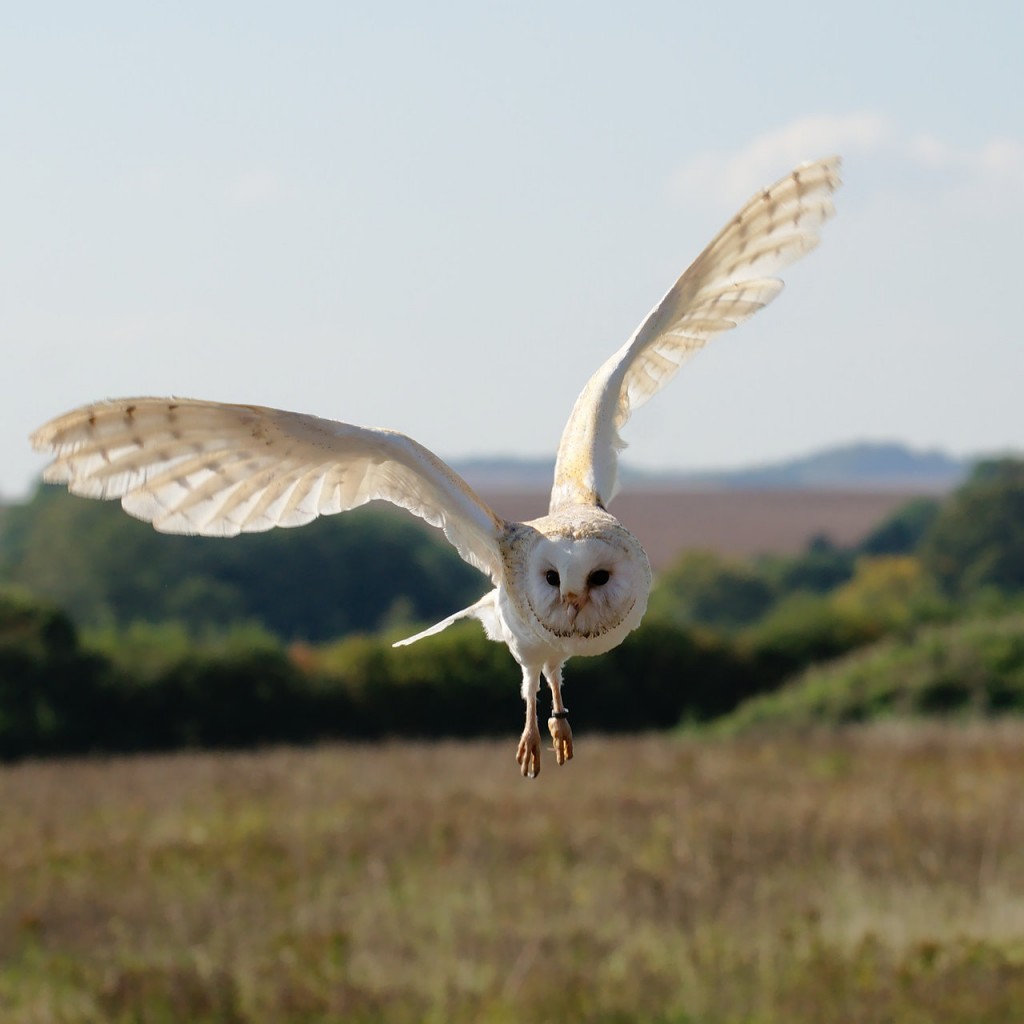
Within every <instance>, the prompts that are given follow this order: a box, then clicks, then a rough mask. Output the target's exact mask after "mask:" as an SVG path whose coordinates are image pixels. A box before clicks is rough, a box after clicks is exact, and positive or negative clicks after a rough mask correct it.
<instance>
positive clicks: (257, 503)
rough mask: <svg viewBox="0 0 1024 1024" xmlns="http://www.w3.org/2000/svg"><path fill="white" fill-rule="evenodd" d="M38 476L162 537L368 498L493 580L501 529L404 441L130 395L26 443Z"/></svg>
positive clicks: (437, 462)
mask: <svg viewBox="0 0 1024 1024" xmlns="http://www.w3.org/2000/svg"><path fill="white" fill-rule="evenodd" d="M32 444H33V446H34V447H35V448H37V449H40V450H43V451H49V452H52V453H53V454H54V455H55V456H56V458H55V460H54V461H53V462H52V463H51V464H50V465H49V466H48V467H47V468H46V470H45V471H44V473H43V479H44V480H46V481H48V482H50V483H66V484H67V485H68V489H69V490H70V491H71V492H72V493H73V494H79V495H82V496H84V497H89V498H119V499H120V500H121V504H122V506H123V507H124V509H125V510H126V511H127V512H129V513H130V514H131V515H133V516H136V517H137V518H139V519H144V520H146V521H148V522H151V523H152V524H153V526H154V527H156V529H157V530H160V531H161V532H164V533H185V534H201V535H203V536H210V537H231V536H234V535H236V534H239V533H254V532H260V531H263V530H269V529H271V528H272V527H275V526H301V525H302V524H303V523H308V522H310V521H311V520H312V519H315V518H316V517H317V516H321V515H331V514H332V513H335V512H345V511H347V510H348V509H352V508H356V507H357V506H359V505H363V504H365V503H366V502H368V501H372V500H373V499H375V498H380V499H383V500H385V501H390V502H391V503H392V504H395V505H399V506H400V507H402V508H405V509H408V510H409V511H410V512H412V513H414V514H415V515H417V516H419V517H420V518H422V519H425V520H426V521H427V522H428V523H430V524H431V525H433V526H438V527H440V528H441V529H442V530H443V531H444V533H445V536H446V537H447V538H448V540H449V541H451V543H452V544H453V545H454V547H455V548H456V550H457V551H458V552H459V554H460V555H461V556H462V557H463V558H464V559H465V560H466V561H467V562H469V563H470V564H471V565H473V566H475V567H476V568H478V569H480V570H481V571H482V572H484V573H487V574H488V575H489V576H490V577H491V578H492V580H494V581H495V582H497V580H498V577H499V575H500V572H501V556H500V554H499V550H498V537H499V535H500V532H501V529H502V526H503V523H502V521H501V520H500V519H499V518H498V517H497V516H496V515H495V514H494V512H492V511H491V509H490V508H489V507H488V506H487V504H486V503H485V502H484V501H483V500H482V499H481V498H479V497H478V496H477V495H476V494H475V493H474V491H473V490H472V489H471V488H470V486H469V485H468V484H467V483H466V482H465V481H464V480H463V479H462V478H461V477H460V476H459V475H458V474H457V473H456V472H455V471H454V470H452V469H451V468H450V467H449V466H448V465H446V464H445V463H444V462H442V461H441V459H439V458H438V457H437V456H436V455H434V454H433V453H432V452H430V451H428V450H427V449H426V448H424V447H423V445H421V444H418V443H417V442H415V441H413V440H412V439H411V438H409V437H406V436H405V435H404V434H399V433H395V432H393V431H388V430H376V429H371V428H368V427H356V426H352V425H350V424H348V423H337V422H335V421H333V420H325V419H320V418H318V417H316V416H306V415H302V414H300V413H294V412H283V411H281V410H279V409H267V408H264V407H262V406H255V405H228V404H224V403H220V402H202V401H196V400H193V399H167V398H132V399H121V400H117V401H110V402H99V403H96V404H95V405H87V406H83V407H82V408H80V409H76V410H74V411H73V412H69V413H67V414H66V415H64V416H60V417H58V418H57V419H54V420H51V421H50V422H49V423H47V424H45V425H44V426H42V427H40V428H39V430H37V431H36V432H35V433H34V434H33V435H32Z"/></svg>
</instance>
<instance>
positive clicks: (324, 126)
mask: <svg viewBox="0 0 1024 1024" xmlns="http://www.w3.org/2000/svg"><path fill="white" fill-rule="evenodd" d="M1022 39H1024V4H1020V3H1019V2H1017V0H1012V2H1010V0H1007V2H990V3H986V2H975V3H973V4H966V3H955V2H948V3H944V4H924V3H911V2H907V3H902V4H900V3H892V2H891V0H889V2H886V3H877V2H874V0H864V2H860V3H857V4H848V5H838V4H837V5H828V4H824V5H823V4H820V3H798V2H789V0H777V2H775V3H773V4H770V5H769V4H764V3H761V2H756V3H755V2H749V0H735V2H732V3H730V4H691V3H683V2H679V0H676V2H663V3H657V2H643V0H640V2H634V3H631V4H628V5H626V4H608V3H597V2H590V3H568V2H566V3H558V2H547V3H539V2H533V0H520V2H517V3H515V4H507V3H480V2H479V0H474V2H453V3H443V2H441V0H438V2H436V3H432V4H421V3H404V2H394V3H380V4H373V5H371V4H355V3H344V2H338V0H333V2H326V0H324V2H317V0H309V2H298V3H294V4H289V5H284V4H268V3H260V2H253V0H247V2H245V3H237V2H232V0H225V2H220V3H216V4H210V3H202V4H200V3H192V2H187V0H186V2H183V3H179V4H163V5H157V4H139V3H135V2H132V3H127V2H126V3H109V2H104V0H97V2H95V3H91V4H80V3H61V2H52V3H51V2H46V0H42V2H40V3H38V4H22V5H13V4H12V5H7V7H6V8H5V10H4V13H3V14H2V15H0V96H2V97H3V100H2V102H0V187H2V190H3V198H2V203H0V274H2V278H3V285H2V288H0V344H2V352H3V367H2V370H0V389H2V399H3V400H2V402H0V499H7V500H10V499H18V498H21V497H24V496H26V495H27V494H28V493H29V492H30V490H31V489H32V488H33V487H34V485H35V481H36V479H37V478H38V474H39V473H40V472H41V470H42V467H43V466H44V465H45V462H46V460H45V458H44V457H43V456H42V455H39V454H38V453H33V452H32V451H31V449H30V447H29V444H28V441H27V435H28V434H29V432H30V431H31V430H32V429H33V428H35V427H36V426H38V425H39V424H41V423H42V422H44V421H45V420H47V419H49V418H51V417H52V416H54V415H57V414H58V413H61V412H64V411H66V410H68V409H70V408H72V407H74V406H77V405H81V404H84V403H86V402H90V401H94V400H97V399H101V398H110V397H121V396H134V395H147V394H154V395H171V394H173V395H178V396H189V397H196V398H210V399H219V400H224V401H234V402H252V403H258V404H262V405H271V406H277V407H280V408H286V409H293V410H297V411H304V412H311V413H316V414H318V415H322V416H327V417H330V418H332V419H339V420H345V421H348V422H352V423H358V424H363V425H368V426H384V427H390V428H393V429H396V430H401V431H403V432H405V433H407V434H410V435H412V436H413V437H415V438H416V439H417V440H419V441H421V442H422V443H424V444H426V445H427V446H428V447H429V448H431V449H432V450H434V451H435V452H437V453H438V454H439V455H441V456H442V457H443V458H446V459H449V460H457V459H460V458H465V457H471V456H485V455H518V456H529V457H535V456H549V457H550V456H552V455H553V453H554V450H555V447H556V445H557V442H558V438H559V436H560V434H561V430H562V427H563V425H564V422H565V420H566V418H567V416H568V414H569V411H570V409H571V407H572V403H573V401H574V399H575V397H576V395H577V394H578V393H579V391H580V390H581V388H582V387H583V384H584V383H585V381H586V380H587V378H588V377H589V376H590V374H591V373H592V372H593V371H594V370H595V369H596V368H597V367H598V365H599V364H600V363H602V362H603V361H604V360H605V359H606V358H607V357H608V356H609V355H610V354H611V353H612V352H613V351H614V350H616V349H617V348H618V347H619V346H620V345H621V344H622V343H623V342H624V341H625V340H626V339H627V338H628V337H629V335H630V334H631V333H632V331H633V330H634V328H635V327H636V326H637V324H638V323H639V322H640V321H641V320H642V318H643V317H644V316H645V315H646V313H647V312H648V310H649V309H650V308H651V307H652V306H653V305H654V304H655V302H657V301H658V299H659V298H660V297H661V295H662V294H663V293H664V292H665V290H666V289H667V288H668V286H669V285H670V284H671V283H672V282H673V281H674V280H675V278H676V277H677V276H678V275H679V274H680V273H681V272H682V271H683V270H684V269H685V267H686V266H687V265H688V264H689V263H690V262H691V261H692V260H693V258H694V257H695V256H696V255H697V254H698V253H699V252H700V250H701V249H702V248H703V247H704V245H705V244H706V243H707V242H708V241H709V240H710V239H711V238H712V237H713V235H714V234H715V233H716V232H717V231H718V229H719V228H720V227H721V226H722V225H723V224H724V223H725V222H726V221H727V220H728V219H729V218H730V217H731V216H732V215H733V214H734V213H735V212H736V211H737V210H738V209H739V207H740V206H741V205H742V204H743V203H744V202H745V201H746V200H747V199H748V198H749V197H750V196H751V195H752V194H753V193H754V192H755V191H756V190H757V189H758V188H760V187H761V186H763V185H765V184H767V183H769V182H771V181H773V180H775V179H776V178H779V177H781V176H782V175H783V174H785V173H787V172H788V171H789V170H790V169H791V168H792V167H793V166H795V165H796V164H797V163H799V162H801V161H803V160H809V159H814V158H817V157H820V156H825V155H828V154H830V153H832V152H838V153H841V154H842V156H843V158H844V169H843V179H844V182H845V184H844V186H843V188H842V189H841V191H840V192H839V193H838V195H837V197H836V206H837V209H838V214H837V216H836V218H835V219H834V220H833V221H831V222H830V223H829V224H828V225H826V227H825V229H824V232H823V236H824V237H823V241H822V244H821V246H820V248H819V249H818V250H816V251H815V252H814V253H812V254H811V255H810V256H809V257H808V258H807V259H805V260H804V261H802V262H800V263H799V264H797V265H795V266H793V267H790V268H789V269H788V270H787V271H786V272H785V275H784V276H785V279H786V283H787V287H786V289H785V290H784V291H783V293H782V294H781V296H780V297H779V298H778V299H777V300H776V301H775V302H774V303H773V304H772V306H771V307H770V308H769V309H767V310H765V311H763V312H761V313H759V314H758V315H757V316H756V317H755V318H754V319H753V320H751V321H750V322H748V323H746V324H744V325H743V326H742V327H740V328H739V329H738V330H737V331H735V332H729V333H727V334H726V335H723V336H721V337H720V338H718V339H717V340H715V341H714V342H713V343H712V345H710V346H709V347H708V349H707V350H706V351H704V352H702V353H701V354H700V355H699V356H698V357H697V358H696V359H694V360H693V361H691V362H690V363H688V364H687V366H686V367H685V368H684V369H683V371H682V372H681V373H680V374H679V376H678V377H677V378H676V379H675V380H674V381H673V382H672V384H671V385H670V386H669V387H668V388H667V389H666V390H665V391H664V392H663V393H662V394H660V395H658V396H657V397H656V398H655V399H654V400H653V401H651V402H650V403H649V404H648V405H646V406H645V407H644V408H643V409H642V410H640V411H639V412H638V413H637V414H636V416H635V417H634V418H633V419H632V420H631V421H630V423H629V425H628V426H627V428H626V430H625V438H626V440H627V441H628V442H629V444H630V447H629V450H628V451H627V453H626V455H625V457H624V459H625V462H626V464H627V465H629V464H631V465H633V466H636V467H644V468H651V469H698V468H729V467H737V466H748V465H752V464H758V463H763V462H767V461H772V460H775V459H778V458H785V457H790V456H794V455H800V454H805V453H807V452H810V451H813V450H816V449H818V448H821V447H824V446H828V445H834V444H843V443H847V442H852V441H860V440H898V441H902V442H905V443H908V444H910V445H913V446H915V447H918V448H936V447H937V448H941V449H944V450H946V451H949V452H951V453H953V454H976V453H980V452H999V451H1019V450H1021V449H1022V448H1024V418H1022V403H1021V398H1020V395H1021V384H1022V381H1024V337H1022V330H1021V326H1020V316H1019V315H1018V314H1017V313H1016V312H1015V305H1014V303H1015V300H1014V298H1013V296H1014V295H1019V294H1021V292H1022V291H1024V284H1022V282H1024V262H1022V260H1021V258H1020V255H1019V252H1020V249H1019V245H1020V239H1021V238H1022V237H1024V100H1022V97H1024V61H1022V60H1021V50H1020V47H1021V40H1022Z"/></svg>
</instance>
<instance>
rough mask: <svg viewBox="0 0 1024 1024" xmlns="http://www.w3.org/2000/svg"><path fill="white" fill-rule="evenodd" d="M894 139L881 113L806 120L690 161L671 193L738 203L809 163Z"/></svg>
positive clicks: (686, 198) (685, 199) (681, 197)
mask: <svg viewBox="0 0 1024 1024" xmlns="http://www.w3.org/2000/svg"><path fill="white" fill-rule="evenodd" d="M891 136H892V128H891V126H890V124H889V122H888V121H887V120H886V119H885V118H884V117H881V116H879V115H878V114H871V113H857V114H843V115H837V116H830V115H816V116H812V117H803V118H800V119H798V120H796V121H792V122H790V123H789V124H788V125H784V126H783V127H782V128H780V129H778V130H776V131H773V132H767V133H766V134H764V135H760V136H758V137H757V138H756V139H754V140H753V142H751V143H750V144H749V145H747V146H745V147H744V148H743V149H741V150H739V151H738V152H736V153H721V152H714V153H702V154H700V155H698V156H696V157H693V158H691V159H689V160H687V161H685V162H684V163H683V164H682V165H681V166H680V167H678V168H676V170H675V171H674V172H673V174H672V177H671V183H670V191H671V193H672V195H673V197H675V198H676V199H677V200H678V201H681V202H688V201H691V197H693V196H700V197H701V199H702V200H706V199H708V198H711V199H716V200H720V201H722V202H735V201H736V197H737V196H744V195H746V194H748V193H750V192H751V191H752V190H753V188H754V187H756V186H757V185H759V184H760V185H767V184H770V183H771V182H773V181H775V179H776V178H778V177H779V176H780V175H781V174H784V173H785V172H786V171H787V170H789V169H790V168H792V167H795V166H796V165H797V164H799V163H801V162H803V161H805V160H816V159H818V158H819V157H824V156H829V155H830V154H832V153H849V152H852V151H854V150H856V151H860V152H863V151H870V150H877V149H879V148H880V147H882V146H883V145H885V144H886V143H887V142H888V141H889V140H890V138H891Z"/></svg>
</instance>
